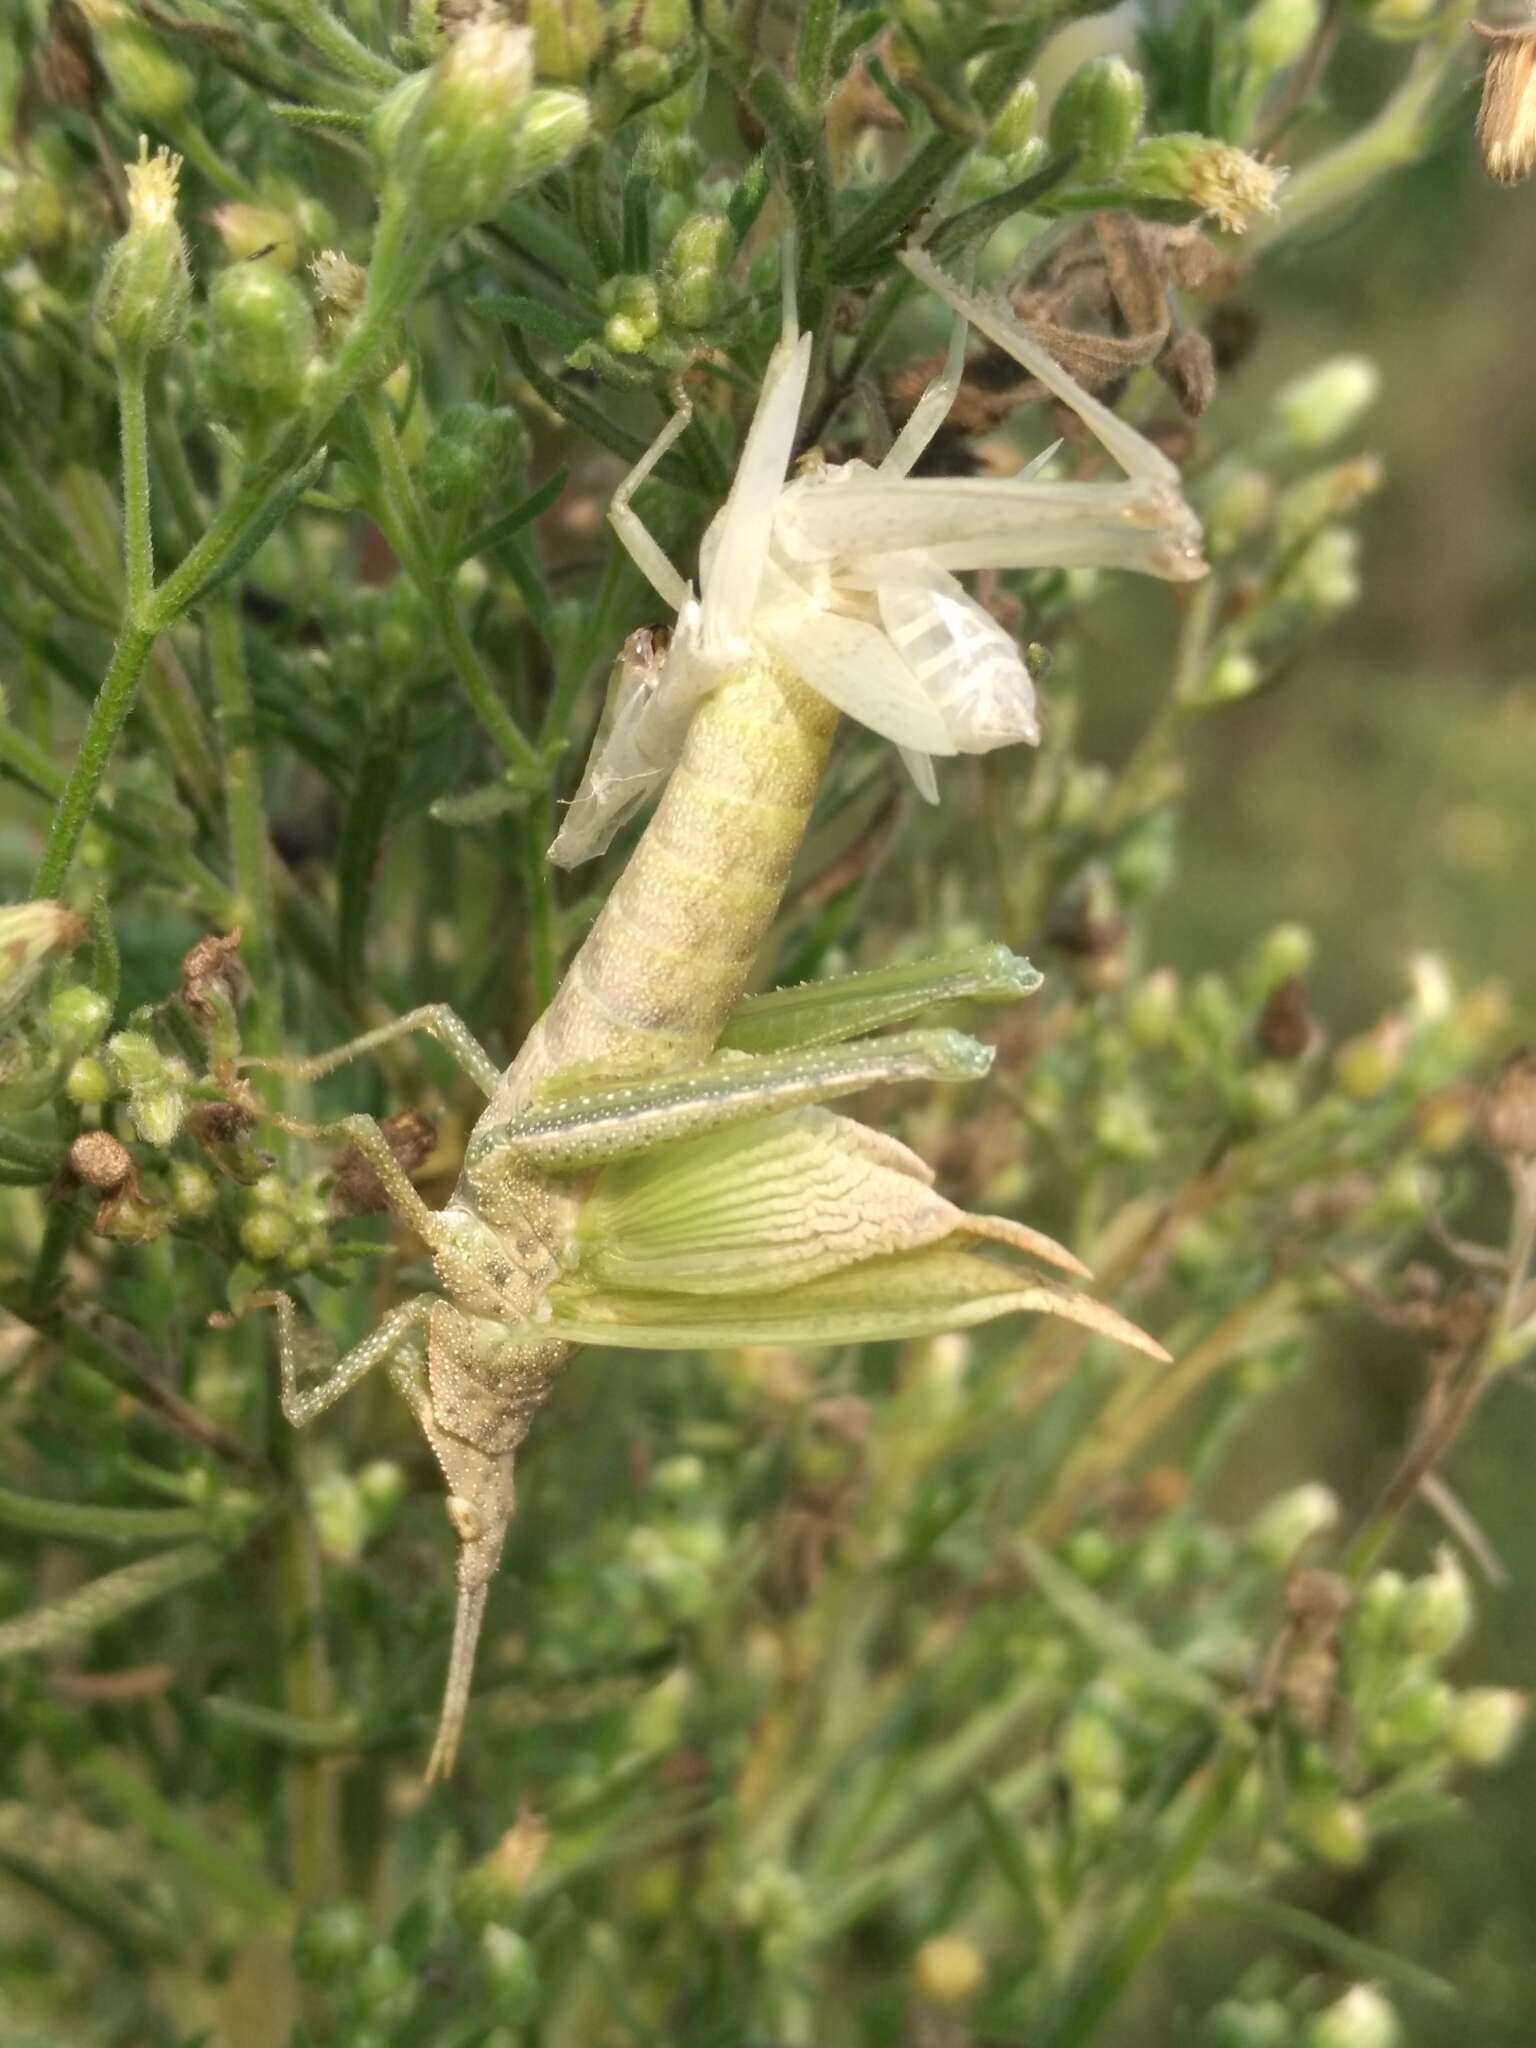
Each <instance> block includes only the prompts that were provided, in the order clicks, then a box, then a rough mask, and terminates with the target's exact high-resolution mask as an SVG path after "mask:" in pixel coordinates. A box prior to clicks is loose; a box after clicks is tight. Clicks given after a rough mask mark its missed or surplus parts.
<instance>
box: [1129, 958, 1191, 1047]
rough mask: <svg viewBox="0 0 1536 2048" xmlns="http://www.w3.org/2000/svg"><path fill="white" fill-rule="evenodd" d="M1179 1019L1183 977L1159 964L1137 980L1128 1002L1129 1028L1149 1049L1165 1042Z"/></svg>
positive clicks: (1133, 1037)
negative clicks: (1155, 968) (1180, 989)
mask: <svg viewBox="0 0 1536 2048" xmlns="http://www.w3.org/2000/svg"><path fill="white" fill-rule="evenodd" d="M1178 1019H1179V977H1178V976H1177V975H1176V974H1175V973H1174V972H1173V970H1172V968H1170V967H1159V968H1158V969H1157V971H1156V972H1155V973H1153V974H1148V975H1146V976H1145V977H1144V978H1143V979H1142V980H1141V981H1140V982H1138V983H1137V985H1136V987H1135V989H1134V990H1133V991H1132V992H1131V995H1130V998H1129V1000H1128V1001H1127V1003H1126V1006H1125V1028H1126V1030H1127V1031H1128V1032H1129V1033H1130V1035H1131V1037H1132V1039H1133V1040H1134V1041H1135V1042H1136V1044H1137V1045H1139V1046H1143V1047H1145V1048H1146V1049H1147V1050H1149V1051H1151V1050H1155V1049H1156V1048H1157V1047H1159V1046H1164V1045H1166V1044H1167V1043H1168V1041H1169V1039H1170V1038H1172V1036H1173V1031H1174V1026H1175V1025H1176V1024H1177V1023H1178Z"/></svg>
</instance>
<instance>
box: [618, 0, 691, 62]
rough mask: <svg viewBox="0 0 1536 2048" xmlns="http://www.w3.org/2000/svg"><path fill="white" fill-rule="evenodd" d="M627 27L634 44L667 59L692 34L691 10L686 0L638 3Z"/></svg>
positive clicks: (649, 0) (650, 0) (658, 0)
mask: <svg viewBox="0 0 1536 2048" xmlns="http://www.w3.org/2000/svg"><path fill="white" fill-rule="evenodd" d="M627 26H628V30H629V33H630V34H631V35H632V36H633V37H634V39H635V41H636V42H637V43H644V44H645V45H647V46H648V47H649V48H650V49H652V50H660V51H662V52H663V53H664V54H665V55H667V56H670V55H671V54H672V53H673V51H675V50H680V49H681V48H682V47H683V45H684V44H685V43H686V42H687V41H688V39H689V37H690V36H691V35H692V34H693V10H692V8H691V7H690V6H689V4H688V0H640V4H639V6H638V7H636V9H635V11H634V13H633V14H632V15H631V16H630V19H629V22H628V24H627Z"/></svg>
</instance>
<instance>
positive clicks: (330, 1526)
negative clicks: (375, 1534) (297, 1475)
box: [309, 1472, 368, 1564]
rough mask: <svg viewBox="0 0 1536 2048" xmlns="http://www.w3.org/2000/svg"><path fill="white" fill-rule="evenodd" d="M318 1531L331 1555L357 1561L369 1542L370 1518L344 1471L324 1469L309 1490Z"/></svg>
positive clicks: (352, 1483)
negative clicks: (325, 1470)
mask: <svg viewBox="0 0 1536 2048" xmlns="http://www.w3.org/2000/svg"><path fill="white" fill-rule="evenodd" d="M309 1499H310V1506H311V1508H312V1510H313V1513H314V1518H315V1533H316V1535H317V1536H318V1537H319V1539H320V1544H321V1548H322V1549H323V1550H324V1551H325V1553H326V1555H327V1556H328V1557H334V1558H336V1559H337V1560H338V1561H339V1562H341V1563H343V1564H355V1563H356V1562H357V1560H358V1559H359V1558H360V1557H361V1556H362V1554H363V1547H364V1545H365V1544H366V1543H367V1541H368V1517H367V1513H366V1512H365V1510H364V1507H363V1502H362V1497H361V1496H360V1494H359V1493H358V1490H357V1485H356V1482H355V1481H354V1480H353V1479H352V1478H351V1477H350V1476H349V1475H348V1474H347V1473H345V1472H324V1473H322V1474H321V1475H320V1476H319V1477H318V1478H317V1479H315V1480H314V1481H313V1483H312V1484H311V1486H310V1489H309Z"/></svg>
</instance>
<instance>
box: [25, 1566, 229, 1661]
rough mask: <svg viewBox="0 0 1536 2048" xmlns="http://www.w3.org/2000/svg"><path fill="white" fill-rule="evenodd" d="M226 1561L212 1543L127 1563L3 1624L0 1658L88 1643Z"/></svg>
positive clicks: (201, 1577)
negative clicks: (90, 1639)
mask: <svg viewBox="0 0 1536 2048" xmlns="http://www.w3.org/2000/svg"><path fill="white" fill-rule="evenodd" d="M223 1562H224V1553H223V1552H222V1551H219V1550H215V1549H214V1547H213V1545H212V1544H211V1543H186V1544H183V1545H182V1546H181V1547H180V1549H177V1550H166V1551H162V1552H161V1553H160V1555H159V1556H158V1557H146V1558H141V1559H140V1560H139V1562H138V1563H137V1564H126V1565H124V1566H123V1568H122V1570H121V1571H115V1572H108V1573H107V1574H106V1575H105V1577H103V1578H99V1579H92V1580H91V1582H90V1584H89V1585H88V1586H82V1587H81V1588H80V1590H79V1591H78V1592H76V1593H67V1594H66V1595H65V1596H64V1598H63V1599H62V1600H50V1601H48V1602H47V1603H46V1605H44V1606H42V1607H32V1608H29V1609H28V1610H27V1612H26V1613H25V1614H17V1615H13V1616H12V1618H11V1619H10V1620H9V1621H6V1622H0V1659H3V1658H6V1657H20V1656H25V1655H26V1654H27V1653H28V1652H29V1651H32V1650H55V1649H59V1648H61V1647H62V1646H63V1645H64V1644H65V1643H78V1642H84V1641H85V1640H86V1639H87V1638H88V1637H90V1636H93V1635H95V1633H96V1631H97V1630H98V1629H103V1628H106V1627H107V1626H108V1625H109V1624H110V1623H112V1622H114V1621H120V1620H121V1619H122V1617H123V1616H124V1615H125V1614H132V1613H133V1612H134V1611H135V1609H137V1608H140V1607H147V1606H148V1605H149V1603H150V1602H151V1601H152V1600H159V1599H162V1598H163V1597H164V1596H165V1595H166V1594H167V1593H174V1592H175V1591H176V1590H177V1588H178V1587H181V1586H187V1585H190V1584H191V1583H192V1581H193V1580H194V1579H206V1578H207V1577H209V1576H210V1574H211V1573H213V1572H216V1571H217V1570H218V1569H219V1567H220V1566H221V1565H222V1564H223Z"/></svg>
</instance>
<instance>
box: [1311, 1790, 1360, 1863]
mask: <svg viewBox="0 0 1536 2048" xmlns="http://www.w3.org/2000/svg"><path fill="white" fill-rule="evenodd" d="M1293 1819H1294V1823H1295V1827H1296V1831H1297V1833H1298V1834H1299V1835H1300V1836H1301V1839H1302V1840H1303V1842H1305V1843H1306V1845H1307V1847H1308V1848H1309V1849H1310V1850H1311V1852H1312V1854H1313V1855H1314V1856H1315V1857H1317V1859H1318V1861H1319V1862H1320V1863H1327V1864H1329V1865H1331V1866H1332V1868H1333V1869H1335V1870H1358V1869H1359V1868H1360V1865H1361V1864H1362V1863H1363V1862H1364V1861H1365V1859H1366V1856H1367V1854H1368V1853H1369V1851H1370V1846H1371V1830H1370V1824H1369V1822H1368V1821H1367V1820H1366V1817H1365V1809H1364V1808H1363V1807H1361V1806H1359V1805H1357V1804H1356V1802H1355V1801H1354V1800H1353V1799H1342V1798H1340V1797H1338V1796H1337V1794H1322V1795H1319V1796H1318V1797H1316V1798H1312V1799H1307V1800H1303V1801H1302V1802H1301V1804H1300V1805H1299V1806H1298V1807H1297V1808H1296V1810H1295V1813H1294V1815H1293Z"/></svg>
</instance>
